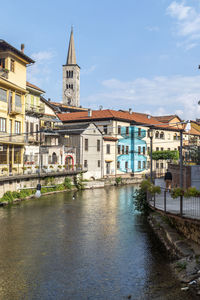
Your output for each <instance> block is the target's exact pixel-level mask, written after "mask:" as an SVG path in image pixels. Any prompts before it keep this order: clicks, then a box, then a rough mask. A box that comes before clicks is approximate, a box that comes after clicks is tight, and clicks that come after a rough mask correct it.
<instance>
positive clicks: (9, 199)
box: [1, 191, 14, 202]
mask: <svg viewBox="0 0 200 300" xmlns="http://www.w3.org/2000/svg"><path fill="white" fill-rule="evenodd" d="M13 200H14V197H13V195H12V192H11V191H8V192H6V193H4V195H3V197H2V198H1V202H13Z"/></svg>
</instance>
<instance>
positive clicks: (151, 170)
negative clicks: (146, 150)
mask: <svg viewBox="0 0 200 300" xmlns="http://www.w3.org/2000/svg"><path fill="white" fill-rule="evenodd" d="M148 136H149V138H150V180H151V183H153V169H152V148H153V129H152V128H149V129H148Z"/></svg>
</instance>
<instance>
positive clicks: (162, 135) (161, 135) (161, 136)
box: [160, 131, 165, 139]
mask: <svg viewBox="0 0 200 300" xmlns="http://www.w3.org/2000/svg"><path fill="white" fill-rule="evenodd" d="M160 138H161V139H164V138H165V136H164V132H163V131H161V133H160Z"/></svg>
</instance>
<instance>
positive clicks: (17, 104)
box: [15, 94, 22, 107]
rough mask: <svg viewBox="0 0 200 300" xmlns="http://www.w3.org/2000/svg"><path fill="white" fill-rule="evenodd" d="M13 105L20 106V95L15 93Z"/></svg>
mask: <svg viewBox="0 0 200 300" xmlns="http://www.w3.org/2000/svg"><path fill="white" fill-rule="evenodd" d="M15 106H18V107H21V106H22V102H21V96H20V95H17V94H15Z"/></svg>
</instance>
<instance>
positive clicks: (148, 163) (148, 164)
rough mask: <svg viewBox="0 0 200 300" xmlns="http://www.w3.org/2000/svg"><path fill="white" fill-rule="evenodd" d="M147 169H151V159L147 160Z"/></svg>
mask: <svg viewBox="0 0 200 300" xmlns="http://www.w3.org/2000/svg"><path fill="white" fill-rule="evenodd" d="M147 169H150V161H148V162H147Z"/></svg>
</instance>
